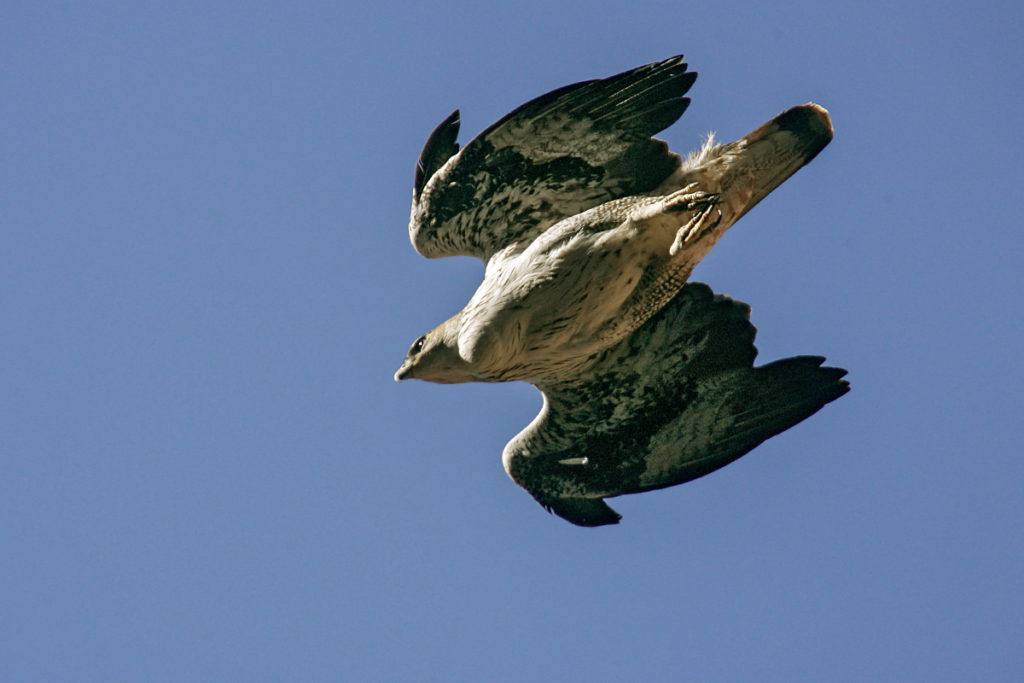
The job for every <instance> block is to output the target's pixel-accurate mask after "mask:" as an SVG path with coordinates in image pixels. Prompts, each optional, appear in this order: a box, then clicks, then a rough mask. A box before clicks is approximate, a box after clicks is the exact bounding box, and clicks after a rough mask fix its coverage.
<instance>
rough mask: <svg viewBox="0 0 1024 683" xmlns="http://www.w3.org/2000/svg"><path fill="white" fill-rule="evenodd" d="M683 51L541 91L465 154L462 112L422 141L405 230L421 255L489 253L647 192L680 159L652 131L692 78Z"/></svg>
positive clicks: (676, 107) (678, 110)
mask: <svg viewBox="0 0 1024 683" xmlns="http://www.w3.org/2000/svg"><path fill="white" fill-rule="evenodd" d="M682 60H683V58H682V56H677V57H673V58H671V59H668V60H665V61H662V62H656V63H653V64H648V65H646V66H642V67H639V68H637V69H632V70H630V71H625V72H623V73H621V74H618V75H616V76H612V77H610V78H605V79H600V80H592V81H584V82H581V83H576V84H573V85H569V86H565V87H563V88H559V89H557V90H554V91H552V92H550V93H547V94H546V95H542V96H540V97H538V98H536V99H534V100H531V101H530V102H527V103H526V104H524V105H523V106H521V107H519V108H518V109H516V110H515V111H513V112H511V113H510V114H508V115H506V116H504V117H503V118H501V119H500V120H499V121H497V122H496V123H494V124H493V125H492V126H490V127H489V128H487V129H486V130H485V131H484V132H483V133H481V134H480V135H478V136H477V137H476V138H474V139H473V140H471V141H470V142H469V143H468V144H467V145H466V146H465V147H464V148H463V149H462V150H461V151H458V145H457V144H456V142H455V137H456V134H457V132H458V112H457V111H456V112H455V113H454V114H452V115H451V116H449V118H448V119H446V120H445V121H444V122H443V123H442V124H441V125H440V126H438V128H437V129H436V130H435V131H434V133H433V134H432V135H431V136H430V138H429V139H428V141H427V144H426V145H425V146H424V151H423V154H422V155H421V157H420V162H419V164H418V165H417V174H416V178H415V182H414V193H413V206H412V214H411V217H410V221H409V234H410V238H411V240H412V242H413V245H414V246H415V247H416V250H417V251H419V252H420V253H421V254H423V255H424V256H428V257H438V256H454V255H470V256H476V257H478V258H481V259H483V260H485V261H486V260H487V259H489V258H490V256H491V255H493V254H494V253H495V252H497V251H499V250H501V249H503V248H505V247H506V246H508V245H510V244H512V243H515V242H519V243H523V244H525V243H528V242H529V241H531V240H533V239H534V238H535V237H536V236H537V235H538V234H540V233H541V232H543V231H544V230H545V229H547V228H548V227H550V226H551V225H553V224H554V223H556V222H557V221H559V220H561V219H563V218H566V217H568V216H572V215H575V214H577V213H580V212H581V211H584V210H586V209H589V208H591V207H594V206H597V205H598V204H601V203H603V202H606V201H609V200H612V199H618V198H621V197H625V196H629V195H634V194H643V193H646V192H650V191H651V190H653V189H654V188H655V187H657V186H658V185H659V184H660V183H661V182H662V181H664V180H665V179H666V178H668V177H669V176H670V175H671V174H672V173H673V172H674V171H675V170H676V169H677V168H678V167H679V165H680V159H679V157H678V156H677V155H675V154H673V153H671V152H669V150H668V146H667V145H666V144H665V143H664V142H662V141H660V140H654V139H652V137H651V136H653V135H654V134H655V133H657V132H659V131H661V130H664V129H665V128H667V127H668V126H670V125H671V124H672V123H674V122H675V121H676V120H677V119H678V118H679V117H680V116H681V115H682V114H683V112H684V111H685V110H686V107H687V106H688V105H689V102H690V100H689V99H688V98H686V97H684V95H685V93H686V92H687V91H688V90H689V88H690V86H691V85H692V84H693V82H694V80H695V79H696V74H695V73H693V72H688V71H687V70H686V68H687V65H686V64H685V63H684V62H683V61H682Z"/></svg>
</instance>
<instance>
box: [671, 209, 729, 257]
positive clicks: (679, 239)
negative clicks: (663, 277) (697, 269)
mask: <svg viewBox="0 0 1024 683" xmlns="http://www.w3.org/2000/svg"><path fill="white" fill-rule="evenodd" d="M718 204H719V201H718V198H717V196H715V197H714V201H713V202H712V203H708V204H707V205H706V206H704V208H703V209H701V211H700V213H698V214H696V215H695V216H694V217H693V218H691V219H690V220H689V221H687V223H686V225H684V226H683V227H681V228H679V230H678V231H677V232H676V238H675V239H674V240H673V241H672V246H671V247H669V250H668V255H669V256H675V255H676V254H678V253H679V250H680V249H682V248H683V246H684V245H687V244H689V243H690V242H693V241H694V240H695V239H697V237H699V236H701V235H703V234H705V233H706V232H708V231H711V230H714V229H715V228H717V227H718V224H719V223H721V222H722V210H721V209H718V208H715V207H716V206H717V205H718ZM712 209H714V211H715V213H716V214H717V215H716V216H715V218H714V220H713V221H711V222H710V223H709V222H708V219H709V217H710V216H711V211H712Z"/></svg>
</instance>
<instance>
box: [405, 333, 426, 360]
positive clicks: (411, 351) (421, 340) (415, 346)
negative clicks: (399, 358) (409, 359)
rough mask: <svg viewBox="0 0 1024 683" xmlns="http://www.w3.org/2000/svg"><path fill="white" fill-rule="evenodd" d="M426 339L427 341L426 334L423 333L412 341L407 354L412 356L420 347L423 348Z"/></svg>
mask: <svg viewBox="0 0 1024 683" xmlns="http://www.w3.org/2000/svg"><path fill="white" fill-rule="evenodd" d="M426 341H427V335H423V336H422V337H420V338H419V339H417V340H416V341H414V342H413V343H412V348H410V349H409V355H410V356H412V355H414V354H417V353H419V352H420V349H422V348H423V344H424V343H426Z"/></svg>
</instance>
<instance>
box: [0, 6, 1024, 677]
mask: <svg viewBox="0 0 1024 683" xmlns="http://www.w3.org/2000/svg"><path fill="white" fill-rule="evenodd" d="M353 4H354V3H353ZM409 4H410V3H404V2H403V3H398V2H389V1H387V0H383V1H380V2H375V3H366V4H363V5H360V6H359V7H354V6H353V7H349V6H346V4H345V3H303V4H302V5H301V6H295V4H294V3H272V4H257V3H205V2H204V3H188V2H175V3H144V4H143V3H120V4H119V3H87V4H84V5H79V4H72V3H21V2H13V3H7V5H6V6H5V9H4V12H3V14H4V19H3V22H2V23H0V53H2V57H0V79H2V80H0V85H2V88H0V91H2V92H3V97H2V98H0V124H2V127H3V130H4V131H5V133H4V135H3V136H2V139H0V159H2V160H3V161H2V163H0V404H2V410H0V457H2V463H3V473H4V474H3V476H2V477H0V534H2V541H3V547H4V553H3V557H2V559H0V629H2V631H3V633H4V637H3V638H0V674H2V676H0V677H2V678H4V679H5V680H83V681H84V680H133V679H134V680H201V679H203V680H229V679H234V680H342V679H347V680H415V679H435V680H453V681H455V680H486V679H489V680H544V679H547V680H554V679H561V680H627V679H634V680H638V679H646V680H682V679H685V680H709V681H710V680H744V679H746V680H765V681H769V680H778V681H792V680H826V679H831V680H836V679H853V680H879V679H882V680H884V679H888V680H896V679H899V680H915V679H916V680H965V679H973V680H1019V679H1020V678H1021V676H1022V675H1024V650H1022V649H1021V647H1020V643H1021V640H1022V638H1024V616H1022V615H1024V595H1022V592H1024V586H1022V576H1021V567H1022V566H1024V526H1022V524H1021V521H1022V518H1024V496H1022V493H1024V491H1022V488H1024V486H1022V481H1024V465H1022V462H1024V454H1022V452H1021V450H1022V449H1021V443H1022V441H1024V426H1022V425H1024V420H1022V415H1021V406H1022V404H1024V391H1022V388H1021V379H1022V361H1021V355H1020V350H1021V347H1022V341H1024V324H1022V322H1021V313H1022V309H1021V304H1020V300H1019V294H1018V293H1019V291H1020V289H1021V286H1022V284H1024V283H1022V267H1021V263H1022V261H1024V237H1022V227H1021V216H1020V212H1019V210H1018V209H1017V208H1016V207H1017V203H1018V201H1019V200H1018V196H1019V192H1020V186H1021V181H1022V173H1021V162H1020V160H1021V156H1022V154H1024V144H1022V135H1021V130H1022V129H1024V117H1022V115H1021V110H1022V106H1021V105H1022V102H1021V89H1020V87H1019V81H1020V68H1021V64H1022V63H1024V60H1022V57H1024V53H1022V49H1021V35H1024V18H1022V17H1024V15H1022V10H1021V9H1020V8H1019V6H1018V5H1017V4H1015V3H1009V2H1007V3H995V2H993V3H980V4H979V3H966V2H958V3H951V4H947V5H945V6H941V7H940V6H938V5H934V4H932V3H896V4H892V3H875V2H864V3H849V4H845V5H844V4H831V3H821V2H786V3H757V4H756V5H755V4H749V3H732V2H723V1H721V0H719V1H717V2H713V3H711V2H708V3H683V2H639V3H617V4H613V5H608V6H602V5H598V4H596V3H587V2H571V3H560V2H518V3H516V2H509V3H502V4H496V3H495V4H489V3H479V2H451V3H444V4H441V3H436V4H434V3H431V4H420V5H416V6H412V7H410V6H408V5H409ZM677 53H685V54H686V55H687V59H688V61H689V63H690V65H691V68H692V69H694V70H696V71H697V72H698V73H699V74H700V76H699V78H698V80H697V82H696V84H695V86H694V87H693V89H692V91H691V95H692V97H693V104H692V105H691V107H690V109H689V111H688V112H687V113H686V115H685V116H684V117H683V119H682V120H681V121H680V122H679V123H678V124H676V125H675V126H674V127H672V128H670V129H669V130H668V131H666V132H665V133H663V134H662V137H664V138H665V139H667V140H668V141H669V142H670V144H671V145H672V147H673V148H674V149H676V150H677V151H687V150H689V149H691V148H693V147H695V146H696V145H697V144H699V142H700V140H701V138H702V136H703V134H705V133H706V132H707V131H709V130H717V131H718V133H719V135H720V136H721V137H722V138H728V139H734V138H736V137H738V136H741V135H743V134H744V133H746V132H747V131H749V130H751V129H753V128H754V127H756V126H757V125H759V124H760V123H762V122H763V121H765V120H767V119H768V118H769V117H771V116H773V115H774V114H776V113H778V112H779V111H781V110H783V109H785V108H787V107H789V106H792V105H795V104H800V103H803V102H806V101H809V100H813V101H815V102H818V103H820V104H822V105H824V106H825V107H827V108H828V109H829V110H830V111H831V113H832V116H833V119H834V123H835V130H836V136H835V140H834V142H833V143H832V144H831V145H830V146H829V147H828V148H827V149H826V150H825V151H824V152H823V153H822V154H821V155H820V156H819V157H818V158H817V159H816V160H815V161H814V162H813V163H812V164H811V165H810V166H808V167H807V168H806V169H804V170H802V171H801V172H800V173H798V174H797V175H796V176H795V177H793V178H792V179H790V180H789V181H788V182H787V183H786V184H785V185H783V186H782V187H781V188H780V189H779V190H777V191H776V192H775V193H774V194H773V195H772V196H771V197H769V198H768V199H767V200H765V201H764V202H763V203H761V204H760V205H759V206H758V207H757V209H756V210H754V211H753V212H752V213H751V214H750V215H749V216H747V217H746V218H744V219H743V220H742V221H741V222H740V223H739V224H738V225H737V226H736V227H735V228H734V229H733V230H732V231H731V232H730V233H729V234H728V235H727V236H726V237H725V238H724V239H723V240H722V241H721V242H720V243H719V245H718V246H717V247H716V249H715V251H714V252H713V253H712V254H711V255H710V256H709V257H708V258H707V259H706V260H705V262H704V263H703V264H702V265H701V266H699V267H698V269H697V271H696V273H695V274H694V279H695V280H698V281H702V282H707V283H709V284H710V285H711V286H712V287H713V288H714V289H715V290H716V291H719V292H724V293H728V294H730V295H732V296H734V297H736V298H739V299H741V300H743V301H746V302H749V303H750V304H751V305H752V306H753V321H754V323H755V324H756V325H757V326H758V328H759V336H758V348H759V349H760V359H761V362H767V361H770V360H774V359H776V358H780V357H784V356H790V355H796V354H800V353H813V354H821V355H825V356H827V357H828V359H829V363H830V364H834V365H839V366H841V367H845V368H847V369H849V371H850V375H849V379H850V381H851V383H852V385H853V390H852V392H851V393H850V394H848V395H847V396H845V397H843V398H842V399H840V400H839V401H837V402H836V403H833V404H831V405H829V406H827V407H826V408H825V409H823V410H822V411H821V412H820V413H819V414H817V415H815V416H814V417H813V418H811V419H810V420H808V421H807V422H805V423H802V424H801V425H799V426H797V427H796V428H794V429H792V430H790V431H788V432H786V433H784V434H783V435H780V436H778V437H776V438H774V439H772V440H770V441H768V442H766V443H765V444H763V445H762V446H760V447H759V448H757V449H756V450H755V451H753V452H752V453H751V454H749V455H747V456H746V457H744V458H743V459H741V460H740V461H738V462H737V463H735V464H733V465H730V466H729V467H727V468H725V469H723V470H721V471H719V472H716V473H714V474H712V475H710V476H708V477H705V478H703V479H700V480H698V481H696V482H693V483H691V484H688V485H686V486H683V487H678V488H673V489H668V490H664V491H659V492H654V493H649V494H644V495H642V496H631V497H625V498H620V499H617V500H615V501H614V503H613V505H614V507H615V508H616V509H617V510H618V511H620V512H621V513H622V514H623V515H624V519H623V523H622V524H621V525H620V526H618V527H607V528H602V529H593V530H587V529H580V528H576V527H573V526H571V525H569V524H567V523H565V522H563V521H561V520H559V519H557V518H554V517H551V516H549V515H547V514H546V513H544V512H543V510H541V508H540V507H538V506H537V505H536V504H535V503H534V502H533V501H532V500H531V499H530V498H529V496H528V495H527V494H526V493H525V492H523V491H521V490H519V489H518V488H517V487H516V486H515V485H513V484H512V482H511V481H509V480H508V478H507V477H506V475H505V474H504V472H503V471H502V468H501V463H500V453H501V449H502V447H503V446H504V444H505V442H506V441H507V440H508V439H509V438H511V437H512V436H513V435H514V434H515V433H516V432H518V431H519V430H520V429H521V428H522V427H523V426H524V425H526V424H527V423H528V422H529V420H530V419H532V417H533V416H534V415H535V414H536V412H537V411H538V409H539V407H540V397H539V394H537V392H536V391H535V390H534V389H533V388H532V387H529V386H527V385H521V384H513V385H491V386H472V385H463V386H447V387H444V386H436V385H430V384H425V383H408V382H407V383H402V384H400V385H399V384H396V383H394V382H393V381H392V379H391V376H392V373H393V372H394V370H395V369H396V368H397V366H398V364H399V362H400V361H401V359H402V357H403V355H404V353H405V351H406V349H407V348H408V345H409V344H410V343H411V341H412V340H413V339H415V338H416V337H417V336H418V335H419V334H421V333H422V332H423V331H425V330H426V329H429V328H430V327H432V326H433V325H435V324H436V323H437V322H439V321H441V320H443V319H444V318H446V317H447V316H448V315H450V314H451V313H453V312H454V311H456V310H458V309H459V308H461V306H462V304H463V303H464V302H465V301H466V299H468V297H469V296H470V294H471V293H472V291H473V289H474V288H475V287H476V284H477V283H478V281H479V278H480V276H481V272H482V268H481V266H480V264H479V263H477V262H475V261H471V260H470V259H449V260H442V261H427V260H425V259H422V258H420V257H419V256H418V255H417V254H415V253H414V252H413V250H412V248H411V247H410V245H409V242H408V237H407V234H406V223H407V219H408V209H409V199H410V194H411V184H412V178H413V167H414V163H415V161H416V158H417V156H418V154H419V151H420V148H421V146H422V144H423V141H424V140H425V138H426V135H427V134H428V133H429V132H430V130H431V129H432V128H433V127H434V126H435V125H436V124H437V123H438V122H440V121H441V120H442V119H443V118H444V117H445V116H446V115H447V114H448V113H449V112H450V111H451V110H452V109H454V108H455V107H460V108H461V109H462V116H463V125H462V129H463V133H462V141H463V142H465V141H466V140H467V139H468V137H470V136H472V135H473V134H475V133H476V132H478V131H479V130H481V129H483V128H484V127H485V126H487V125H488V124H490V123H491V122H492V121H494V120H495V119H497V118H498V117H499V116H501V115H503V114H504V113H506V112H507V111H509V110H511V109H512V108H514V107H515V106H517V105H519V104H520V103H522V102H524V101H526V100H527V99H529V98H531V97H534V96H536V95H539V94H541V93H543V92H546V91H548V90H550V89H552V88H555V87H558V86H561V85H565V84H568V83H571V82H575V81H578V80H583V79H587V78H597V77H603V76H607V75H611V74H613V73H617V72H619V71H622V70H624V69H627V68H630V67H633V66H638V65H640V64H643V63H646V62H650V61H654V60H658V59H662V58H665V57H668V56H670V55H673V54H677Z"/></svg>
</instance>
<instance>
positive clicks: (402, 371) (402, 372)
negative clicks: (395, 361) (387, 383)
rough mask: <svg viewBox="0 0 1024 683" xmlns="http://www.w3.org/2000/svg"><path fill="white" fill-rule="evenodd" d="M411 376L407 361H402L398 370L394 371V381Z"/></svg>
mask: <svg viewBox="0 0 1024 683" xmlns="http://www.w3.org/2000/svg"><path fill="white" fill-rule="evenodd" d="M410 377H412V368H411V367H410V366H409V363H408V362H406V363H402V367H400V368H398V372H396V373H395V381H396V382H401V381H402V380H403V379H409V378H410Z"/></svg>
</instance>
